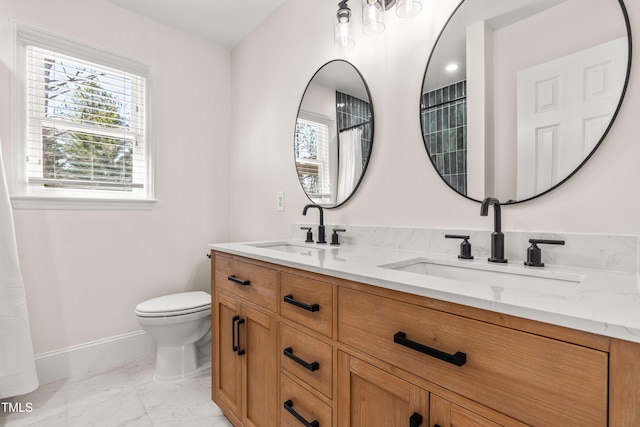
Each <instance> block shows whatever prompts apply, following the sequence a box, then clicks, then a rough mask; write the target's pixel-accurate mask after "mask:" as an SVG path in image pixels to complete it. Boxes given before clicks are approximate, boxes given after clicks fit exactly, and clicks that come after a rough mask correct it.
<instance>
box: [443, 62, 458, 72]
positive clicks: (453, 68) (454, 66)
mask: <svg viewBox="0 0 640 427" xmlns="http://www.w3.org/2000/svg"><path fill="white" fill-rule="evenodd" d="M457 69H458V64H456V63H454V62H452V63H450V64H447V66H446V67H445V70H447V71H448V72H450V73H453V72H454V71H456V70H457Z"/></svg>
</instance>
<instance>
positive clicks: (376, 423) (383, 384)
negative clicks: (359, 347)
mask: <svg viewBox="0 0 640 427" xmlns="http://www.w3.org/2000/svg"><path fill="white" fill-rule="evenodd" d="M338 371H339V372H338V384H339V386H338V425H339V426H340V427H407V426H411V427H418V426H420V427H426V426H428V425H429V419H428V417H429V415H428V414H429V393H428V392H427V391H426V390H422V389H420V388H419V387H416V386H414V385H412V384H410V383H408V382H406V381H403V380H401V379H399V378H397V377H395V376H393V375H391V374H389V373H387V372H385V371H382V370H380V369H378V368H375V367H374V366H371V365H369V364H368V363H366V362H363V361H362V360H359V359H357V358H355V357H353V356H350V355H347V354H345V353H342V352H340V353H339V356H338Z"/></svg>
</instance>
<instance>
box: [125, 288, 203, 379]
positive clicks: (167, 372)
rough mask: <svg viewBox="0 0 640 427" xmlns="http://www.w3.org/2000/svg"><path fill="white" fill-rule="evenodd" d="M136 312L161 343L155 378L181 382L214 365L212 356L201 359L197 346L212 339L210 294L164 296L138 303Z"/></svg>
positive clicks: (144, 325) (186, 293)
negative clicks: (204, 359)
mask: <svg viewBox="0 0 640 427" xmlns="http://www.w3.org/2000/svg"><path fill="white" fill-rule="evenodd" d="M135 314H136V318H137V319H138V323H140V326H142V329H144V330H145V331H146V332H147V333H148V334H149V335H151V336H152V337H153V338H154V339H155V340H156V343H157V345H158V351H157V354H156V371H155V375H154V379H155V380H156V381H158V382H173V381H179V380H182V379H184V378H188V377H192V376H195V375H197V374H199V373H200V372H202V371H205V370H207V369H209V368H210V367H211V359H210V358H209V359H208V360H207V361H199V360H198V359H199V357H198V356H199V354H198V353H199V351H198V349H199V348H202V347H205V348H207V347H208V344H207V343H202V341H203V340H208V343H210V342H211V333H210V332H211V295H209V294H208V293H206V292H202V291H195V292H182V293H178V294H171V295H165V296H161V297H158V298H153V299H150V300H148V301H144V302H141V303H140V304H138V305H137V306H136V309H135ZM203 344H204V345H203Z"/></svg>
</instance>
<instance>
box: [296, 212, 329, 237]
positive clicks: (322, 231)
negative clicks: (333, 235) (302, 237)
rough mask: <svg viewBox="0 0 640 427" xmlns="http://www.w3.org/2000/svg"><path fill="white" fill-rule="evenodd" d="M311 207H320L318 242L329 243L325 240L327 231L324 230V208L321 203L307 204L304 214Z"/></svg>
mask: <svg viewBox="0 0 640 427" xmlns="http://www.w3.org/2000/svg"><path fill="white" fill-rule="evenodd" d="M309 208H318V210H319V211H320V225H318V241H317V242H316V243H327V241H326V240H325V231H324V210H323V209H322V206H320V205H306V206H305V207H304V209H303V210H302V215H305V216H306V215H307V209H309Z"/></svg>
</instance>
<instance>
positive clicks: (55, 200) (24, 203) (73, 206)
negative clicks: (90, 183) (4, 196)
mask: <svg viewBox="0 0 640 427" xmlns="http://www.w3.org/2000/svg"><path fill="white" fill-rule="evenodd" d="M156 202H157V200H142V199H140V200H133V199H130V200H126V199H90V198H84V199H82V198H74V197H39V196H11V205H12V206H13V208H14V209H23V210H24V209H31V210H85V211H150V210H153V209H154V207H155V205H156Z"/></svg>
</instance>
